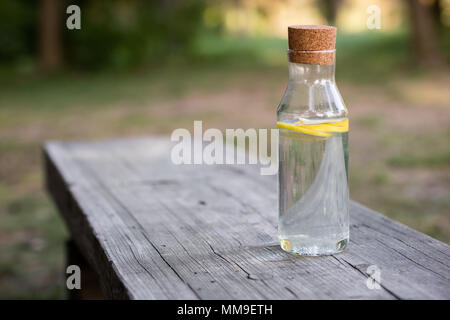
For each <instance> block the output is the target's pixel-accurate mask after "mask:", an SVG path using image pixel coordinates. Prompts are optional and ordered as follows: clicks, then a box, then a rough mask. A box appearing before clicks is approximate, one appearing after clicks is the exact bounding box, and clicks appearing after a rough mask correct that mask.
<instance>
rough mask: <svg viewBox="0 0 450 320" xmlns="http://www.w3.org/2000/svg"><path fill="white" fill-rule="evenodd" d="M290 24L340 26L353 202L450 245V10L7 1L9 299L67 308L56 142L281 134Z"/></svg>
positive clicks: (4, 217)
mask: <svg viewBox="0 0 450 320" xmlns="http://www.w3.org/2000/svg"><path fill="white" fill-rule="evenodd" d="M70 4H77V5H78V6H79V7H80V8H81V30H68V29H67V28H66V19H67V18H68V17H69V14H66V8H67V6H68V5H70ZM370 5H377V6H378V7H379V8H380V14H381V29H375V30H368V27H367V25H366V22H367V19H368V18H369V16H370V13H368V12H367V8H368V7H369V6H370ZM291 24H333V25H336V26H337V27H338V30H339V32H338V40H337V68H336V76H337V82H338V85H339V87H340V90H341V93H342V95H343V97H344V99H345V101H346V104H347V106H348V109H349V111H350V122H351V131H350V132H351V134H350V153H351V156H350V184H351V196H352V198H353V199H355V200H357V201H360V202H362V203H363V204H365V205H367V206H369V207H371V208H373V209H375V210H377V211H380V212H382V213H383V214H385V215H387V216H389V217H391V218H393V219H395V220H398V221H400V222H403V223H405V224H407V225H408V226H410V227H412V228H414V229H417V230H420V231H422V232H424V233H427V234H429V235H431V236H432V237H435V238H438V239H440V240H442V241H444V242H447V243H450V197H449V190H450V188H449V187H450V170H449V169H450V143H449V138H450V127H449V124H450V94H449V92H450V90H449V87H450V73H449V58H450V30H449V28H450V0H445V1H444V0H440V1H437V0H426V1H425V0H423V1H422V0H420V1H419V0H397V1H394V0H384V1H382V0H378V1H377V0H371V1H365V0H334V1H333V0H318V1H312V0H277V1H273V0H222V1H219V0H212V1H206V0H204V1H202V0H159V1H157V0H154V1H139V0H127V1H125V0H114V1H112V0H109V1H106V0H84V1H63V0H40V1H38V0H36V1H29V0H2V1H1V2H0V248H1V250H0V298H39V299H43V298H56V299H60V298H61V299H62V298H64V297H65V291H64V273H63V272H64V250H63V249H64V241H65V239H66V238H67V236H68V234H67V231H66V229H65V226H64V224H63V222H62V220H61V219H60V218H59V216H58V214H57V211H56V208H55V207H54V206H53V204H52V202H51V201H50V199H49V197H48V196H47V194H46V193H45V189H44V187H43V183H44V182H43V171H42V159H41V146H42V142H43V141H45V140H50V139H57V140H65V139H68V140H70V139H98V138H111V137H124V136H143V135H151V134H170V133H171V132H172V130H174V129H175V128H179V127H185V128H192V124H193V121H194V120H203V125H204V126H205V127H215V128H222V129H224V128H239V127H241V128H252V127H253V128H273V127H274V124H275V114H276V108H277V104H278V102H279V99H280V98H281V96H282V94H283V90H284V88H285V86H286V84H287V78H288V74H287V57H286V49H287V39H286V36H287V26H288V25H291Z"/></svg>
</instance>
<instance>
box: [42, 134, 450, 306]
mask: <svg viewBox="0 0 450 320" xmlns="http://www.w3.org/2000/svg"><path fill="white" fill-rule="evenodd" d="M170 147H171V144H170V143H169V142H168V139H166V138H160V139H131V140H116V141H103V142H91V143H82V142H81V143H48V144H47V145H46V147H45V153H46V163H47V184H48V188H49V190H50V192H51V193H52V195H53V197H54V199H55V201H56V202H57V203H58V206H59V208H60V210H61V212H62V213H63V215H64V217H65V219H66V221H67V223H68V225H69V228H70V230H71V233H72V235H73V237H74V239H75V241H76V242H77V244H78V246H79V247H80V248H81V249H82V251H83V252H84V253H85V254H86V258H87V259H88V261H89V262H90V263H91V264H92V265H93V267H94V268H95V269H96V270H97V272H98V273H99V276H100V280H101V283H102V284H103V290H104V292H105V294H106V295H107V296H108V297H112V298H133V299H170V298H172V299H268V298H269V299H315V298H319V299H347V298H348V299H415V298H425V299H438V298H444V299H448V298H450V289H449V284H450V280H449V279H450V268H449V264H450V249H449V246H447V245H446V244H444V243H442V242H439V241H437V240H435V239H432V238H430V237H428V236H426V235H424V234H421V233H419V232H416V231H414V230H412V229H409V228H407V227H406V226H404V225H401V224H399V223H396V222H393V221H392V220H389V219H387V218H385V217H383V216H381V215H380V214H378V213H375V212H372V211H370V210H368V209H367V208H365V207H363V206H361V205H359V204H356V203H352V206H351V224H352V225H351V245H350V246H349V248H348V250H347V251H345V252H344V253H342V254H339V255H336V256H329V257H319V258H317V257H308V258H307V257H296V256H292V255H289V254H287V253H284V252H283V251H282V250H281V249H280V248H279V245H278V242H277V239H276V234H277V233H276V220H277V191H276V180H275V177H274V176H260V175H259V173H258V171H257V169H258V168H256V167H255V166H253V167H252V166H206V165H204V166H200V165H190V166H189V165H184V166H175V165H173V164H172V163H171V161H170ZM370 265H376V266H377V267H378V268H379V269H380V270H381V286H382V287H381V289H379V290H371V289H369V288H368V287H367V286H366V280H367V277H368V275H367V267H368V266H370Z"/></svg>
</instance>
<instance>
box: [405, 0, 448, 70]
mask: <svg viewBox="0 0 450 320" xmlns="http://www.w3.org/2000/svg"><path fill="white" fill-rule="evenodd" d="M407 2H408V6H409V11H410V18H411V19H410V20H411V22H410V23H411V34H412V42H413V48H414V54H415V57H416V59H417V62H418V63H420V64H424V65H431V66H432V65H440V64H442V63H443V61H444V58H443V56H442V53H441V52H440V50H439V43H438V39H437V35H436V30H435V25H434V22H433V15H432V12H431V7H430V6H427V5H424V4H423V3H422V2H421V1H419V0H408V1H407Z"/></svg>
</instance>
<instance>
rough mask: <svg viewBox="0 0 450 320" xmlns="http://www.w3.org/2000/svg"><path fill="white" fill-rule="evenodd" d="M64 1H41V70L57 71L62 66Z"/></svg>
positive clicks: (39, 34)
mask: <svg viewBox="0 0 450 320" xmlns="http://www.w3.org/2000/svg"><path fill="white" fill-rule="evenodd" d="M63 9H64V8H63V1H61V0H41V1H40V8H39V30H38V37H39V39H38V40H39V41H38V44H39V60H38V64H39V69H40V70H41V71H42V72H52V71H57V70H58V69H60V68H61V66H62V62H63V59H62V39H61V30H62V28H63V27H64V24H63Z"/></svg>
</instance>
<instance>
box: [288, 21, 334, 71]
mask: <svg viewBox="0 0 450 320" xmlns="http://www.w3.org/2000/svg"><path fill="white" fill-rule="evenodd" d="M336 33H337V29H336V28H335V27H331V26H290V27H288V41H289V61H290V62H295V63H303V64H318V65H331V64H333V63H334V56H335V45H336Z"/></svg>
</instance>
